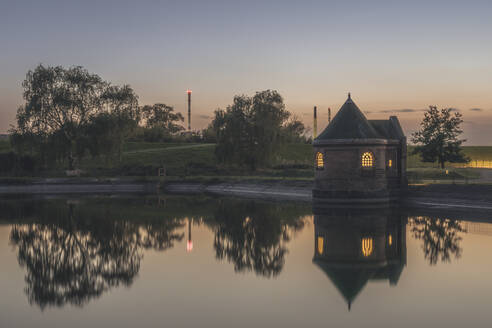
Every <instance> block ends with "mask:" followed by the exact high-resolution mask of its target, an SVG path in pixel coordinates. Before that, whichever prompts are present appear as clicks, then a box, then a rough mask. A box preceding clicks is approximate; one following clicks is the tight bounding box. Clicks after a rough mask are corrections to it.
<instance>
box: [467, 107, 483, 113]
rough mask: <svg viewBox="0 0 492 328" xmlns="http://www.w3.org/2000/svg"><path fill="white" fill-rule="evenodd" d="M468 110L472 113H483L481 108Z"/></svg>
mask: <svg viewBox="0 0 492 328" xmlns="http://www.w3.org/2000/svg"><path fill="white" fill-rule="evenodd" d="M470 110H471V111H474V112H481V111H483V109H482V108H476V107H475V108H470Z"/></svg>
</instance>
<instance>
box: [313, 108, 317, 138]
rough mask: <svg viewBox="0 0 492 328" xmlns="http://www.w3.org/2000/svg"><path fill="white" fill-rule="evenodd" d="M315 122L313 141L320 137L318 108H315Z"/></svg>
mask: <svg viewBox="0 0 492 328" xmlns="http://www.w3.org/2000/svg"><path fill="white" fill-rule="evenodd" d="M313 114H314V122H313V139H315V138H316V137H317V136H318V117H317V110H316V106H314V113H313Z"/></svg>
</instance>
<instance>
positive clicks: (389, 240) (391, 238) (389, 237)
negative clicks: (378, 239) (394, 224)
mask: <svg viewBox="0 0 492 328" xmlns="http://www.w3.org/2000/svg"><path fill="white" fill-rule="evenodd" d="M392 244H393V236H392V235H389V236H388V245H390V246H391V245H392Z"/></svg>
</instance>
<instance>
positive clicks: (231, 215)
mask: <svg viewBox="0 0 492 328" xmlns="http://www.w3.org/2000/svg"><path fill="white" fill-rule="evenodd" d="M488 219H489V220H490V219H492V218H491V217H486V216H484V215H482V216H480V215H479V216H473V215H468V216H467V215H460V214H453V213H451V214H449V213H444V212H443V213H440V212H435V211H434V212H433V214H428V213H425V212H422V211H418V210H403V209H399V210H395V209H393V210H367V211H360V210H354V209H333V210H325V211H322V212H316V214H315V215H313V211H312V208H311V204H307V203H294V202H266V201H254V200H240V199H233V198H212V197H205V196H193V197H181V196H161V197H134V198H121V197H91V198H80V199H78V198H54V199H4V200H1V201H0V263H1V269H0V290H1V291H2V292H1V294H0V327H32V326H36V327H68V326H70V327H156V326H167V327H192V326H200V327H321V326H322V327H325V326H329V327H357V326H365V327H395V326H398V327H417V326H423V327H430V326H433V327H463V326H471V327H489V326H490V323H489V320H490V319H489V318H490V314H491V312H490V309H491V308H492V301H491V295H492V281H491V277H492V257H491V256H490V252H491V250H492V225H491V224H488V223H485V222H486V221H487V220H488Z"/></svg>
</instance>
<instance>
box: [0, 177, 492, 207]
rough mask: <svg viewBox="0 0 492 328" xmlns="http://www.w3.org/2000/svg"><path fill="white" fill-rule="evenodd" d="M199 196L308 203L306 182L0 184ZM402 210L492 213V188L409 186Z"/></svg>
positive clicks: (17, 190)
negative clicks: (211, 195)
mask: <svg viewBox="0 0 492 328" xmlns="http://www.w3.org/2000/svg"><path fill="white" fill-rule="evenodd" d="M159 192H162V193H170V194H199V193H209V194H214V195H222V196H236V197H243V198H254V199H270V200H287V201H301V202H312V182H311V181H308V180H281V179H279V180H250V181H248V180H243V181H241V180H238V181H229V182H223V181H222V182H220V181H208V182H201V181H196V182H193V181H192V180H190V181H171V182H163V183H162V185H160V184H159V181H157V180H143V179H141V178H140V179H131V178H125V179H121V178H118V179H95V178H90V179H64V178H60V179H39V180H37V181H35V182H33V181H28V182H27V183H23V184H0V196H8V195H14V194H17V195H19V194H27V195H29V194H31V195H40V194H41V195H54V194H112V193H114V194H117V193H123V194H125V193H126V194H128V193H136V194H157V193H159ZM400 204H401V205H403V206H405V207H422V208H426V209H429V210H433V209H439V210H443V209H446V210H449V211H455V210H456V211H467V210H474V211H481V212H492V185H488V184H476V185H462V184H460V185H457V184H429V185H415V186H412V185H411V186H409V187H408V189H407V190H406V192H405V195H404V197H403V199H402V200H401V202H400Z"/></svg>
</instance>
